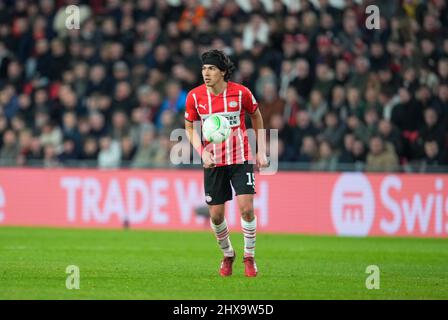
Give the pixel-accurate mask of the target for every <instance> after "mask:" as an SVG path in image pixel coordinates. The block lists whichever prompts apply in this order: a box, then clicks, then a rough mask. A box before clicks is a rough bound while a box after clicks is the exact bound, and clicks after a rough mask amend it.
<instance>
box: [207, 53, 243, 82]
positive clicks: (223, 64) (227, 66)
mask: <svg viewBox="0 0 448 320" xmlns="http://www.w3.org/2000/svg"><path fill="white" fill-rule="evenodd" d="M201 60H202V64H206V63H204V61H207V60H213V61H216V62H217V63H216V66H217V67H218V68H219V69H220V70H222V71H225V72H226V73H225V74H224V81H228V80H229V79H230V76H231V75H232V73H233V71H235V69H236V68H235V65H234V64H233V62H232V61H231V60H230V58H229V57H228V56H227V55H226V54H225V53H224V52H222V51H221V50H216V49H213V50H209V51H206V52H204V53H203V54H202V55H201Z"/></svg>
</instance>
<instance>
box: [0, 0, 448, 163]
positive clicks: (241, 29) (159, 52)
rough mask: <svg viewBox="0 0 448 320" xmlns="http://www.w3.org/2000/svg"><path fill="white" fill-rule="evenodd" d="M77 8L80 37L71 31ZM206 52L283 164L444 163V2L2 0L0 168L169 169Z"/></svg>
mask: <svg viewBox="0 0 448 320" xmlns="http://www.w3.org/2000/svg"><path fill="white" fill-rule="evenodd" d="M70 4H75V5H78V6H79V9H80V22H81V24H80V29H68V28H67V26H66V19H67V13H66V11H65V6H66V5H70ZM369 4H375V5H377V6H378V7H379V8H380V28H379V29H378V30H376V29H373V30H368V29H367V28H366V26H365V20H366V13H365V7H366V6H367V5H369ZM212 47H213V48H217V49H222V50H224V51H225V52H226V53H227V54H229V55H230V57H231V59H232V61H233V62H234V63H235V65H236V67H237V71H236V72H235V74H234V75H233V76H232V80H233V81H236V82H240V83H242V84H244V85H246V86H247V87H248V88H249V89H250V90H252V92H253V93H254V95H255V96H256V98H257V100H258V102H259V107H260V110H261V112H262V115H263V117H264V121H265V127H266V128H268V129H278V130H279V131H278V132H279V137H280V141H279V152H278V153H279V154H278V156H279V159H280V161H283V162H293V163H302V164H306V165H307V166H309V167H310V168H312V169H315V170H336V169H340V168H341V164H342V165H349V166H353V168H356V170H368V171H377V170H381V171H382V170H397V169H398V168H399V167H398V166H399V165H401V166H403V167H405V168H406V167H407V168H411V169H410V170H414V171H415V170H416V171H428V170H433V169H434V168H436V170H440V169H437V166H439V167H443V166H444V165H447V164H448V162H447V161H448V159H447V153H446V150H447V146H448V144H447V141H448V139H447V133H448V4H447V2H446V1H444V0H430V1H420V0H397V1H387V0H377V1H362V3H360V2H358V1H353V0H346V1H342V0H339V1H338V0H336V1H329V0H316V1H309V0H247V1H245V0H225V1H224V0H208V1H200V0H185V1H181V0H133V1H132V0H127V1H126V0H125V1H119V0H90V1H70V0H69V1H58V0H39V1H27V0H0V164H1V165H3V166H28V165H34V164H36V163H39V164H41V165H44V166H45V167H58V166H70V165H74V164H76V166H80V163H81V162H79V161H80V160H84V161H83V162H82V163H86V164H88V165H92V166H99V167H102V168H106V167H112V168H113V167H120V166H129V167H136V168H141V167H149V166H158V165H161V166H163V165H167V164H169V153H170V148H171V146H172V145H173V143H175V142H172V141H170V138H169V136H170V133H171V131H172V130H173V129H175V128H182V127H183V113H184V107H185V106H184V105H185V99H186V94H187V92H188V91H189V90H190V89H192V88H193V87H195V86H197V85H199V84H201V83H202V79H201V61H200V58H199V57H200V54H201V53H202V52H204V51H205V50H207V49H210V48H212Z"/></svg>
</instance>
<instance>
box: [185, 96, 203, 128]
mask: <svg viewBox="0 0 448 320" xmlns="http://www.w3.org/2000/svg"><path fill="white" fill-rule="evenodd" d="M199 119H200V117H199V114H198V111H197V109H196V102H195V100H194V97H193V94H192V93H191V92H189V93H188V95H187V100H186V102H185V120H187V121H190V122H193V121H197V120H199Z"/></svg>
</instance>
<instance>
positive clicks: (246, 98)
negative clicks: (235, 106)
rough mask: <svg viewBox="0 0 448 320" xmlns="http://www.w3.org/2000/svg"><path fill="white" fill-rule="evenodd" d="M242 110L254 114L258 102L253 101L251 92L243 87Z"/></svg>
mask: <svg viewBox="0 0 448 320" xmlns="http://www.w3.org/2000/svg"><path fill="white" fill-rule="evenodd" d="M242 100H243V109H244V110H246V111H247V112H248V113H254V112H255V111H256V110H257V108H258V102H257V100H256V99H255V97H254V95H253V94H252V92H251V91H250V90H249V89H248V88H246V87H244V90H243V99H242Z"/></svg>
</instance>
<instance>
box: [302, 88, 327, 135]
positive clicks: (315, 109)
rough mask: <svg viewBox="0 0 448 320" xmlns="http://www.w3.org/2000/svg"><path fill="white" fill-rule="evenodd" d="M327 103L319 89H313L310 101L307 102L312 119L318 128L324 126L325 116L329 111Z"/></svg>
mask: <svg viewBox="0 0 448 320" xmlns="http://www.w3.org/2000/svg"><path fill="white" fill-rule="evenodd" d="M327 109H328V107H327V103H326V101H325V99H324V97H323V96H322V92H320V91H319V90H313V91H311V94H310V102H309V103H308V104H307V110H308V113H309V115H310V118H311V121H312V122H313V125H314V126H315V127H316V128H322V127H323V117H324V115H325V113H326V112H327Z"/></svg>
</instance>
